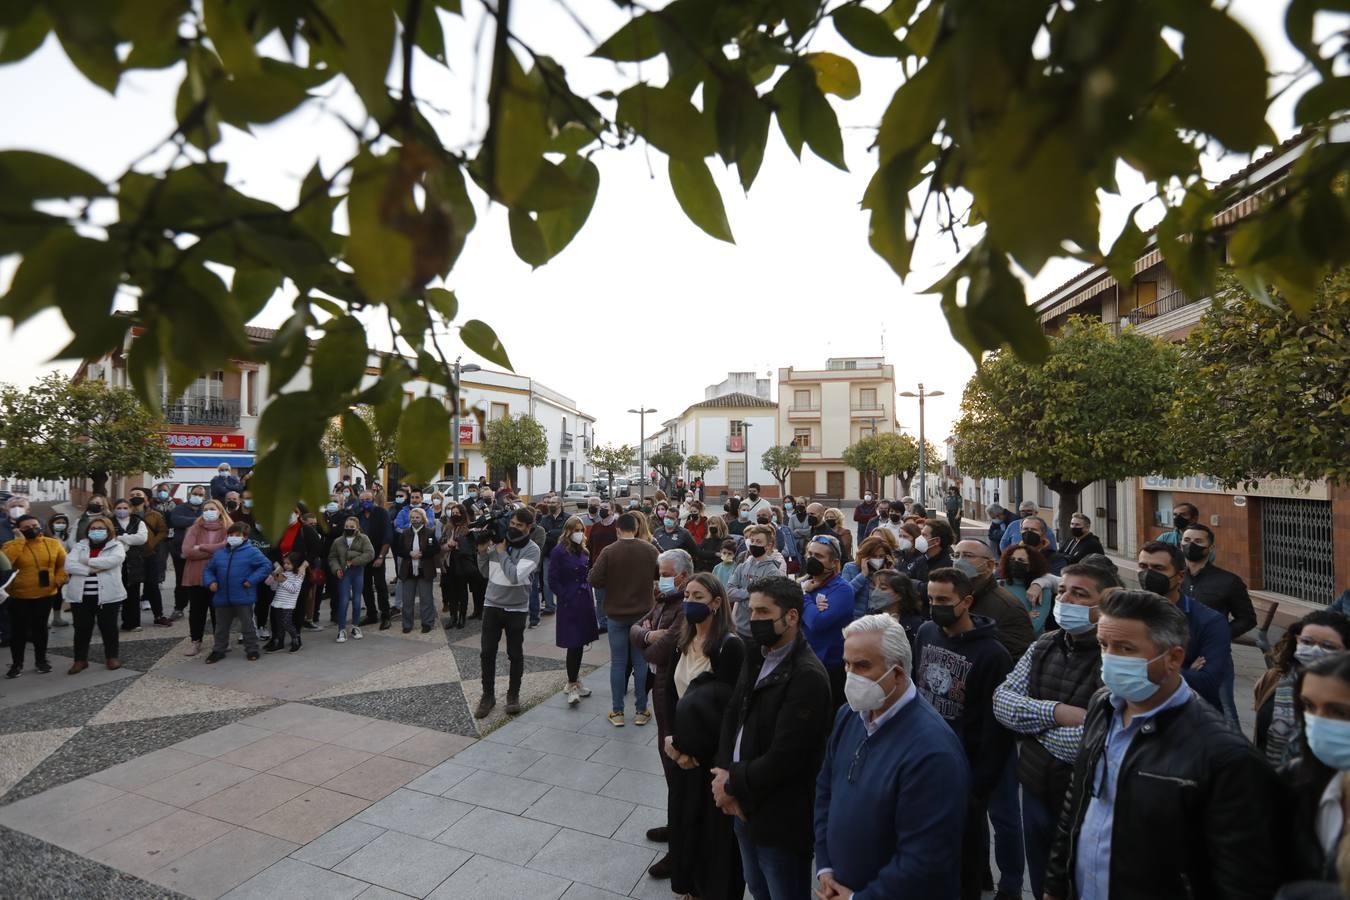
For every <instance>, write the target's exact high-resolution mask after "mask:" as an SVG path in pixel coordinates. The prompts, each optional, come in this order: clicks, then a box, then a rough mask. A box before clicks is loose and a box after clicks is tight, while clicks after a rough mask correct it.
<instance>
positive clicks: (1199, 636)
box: [1178, 597, 1233, 710]
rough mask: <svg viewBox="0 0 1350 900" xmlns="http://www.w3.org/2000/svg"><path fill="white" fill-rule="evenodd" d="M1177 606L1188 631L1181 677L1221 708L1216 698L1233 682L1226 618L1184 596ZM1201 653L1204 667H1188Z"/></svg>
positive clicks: (1230, 638) (1230, 634)
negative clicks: (1182, 614) (1182, 613)
mask: <svg viewBox="0 0 1350 900" xmlns="http://www.w3.org/2000/svg"><path fill="white" fill-rule="evenodd" d="M1178 608H1179V609H1180V610H1181V611H1182V612H1184V613H1185V614H1186V622H1187V624H1188V625H1189V626H1190V632H1191V635H1190V639H1189V640H1188V641H1187V642H1186V656H1185V658H1184V659H1183V660H1182V662H1181V665H1182V669H1181V677H1182V678H1184V679H1186V683H1187V684H1189V685H1190V686H1191V690H1193V691H1195V692H1196V693H1197V694H1199V695H1200V696H1201V697H1203V698H1205V699H1206V700H1208V701H1209V703H1210V705H1211V706H1213V707H1214V708H1215V709H1220V710H1221V709H1223V705H1222V703H1221V701H1220V697H1221V696H1222V695H1223V693H1224V691H1231V690H1232V684H1233V640H1232V634H1233V632H1232V630H1231V629H1230V628H1229V627H1228V617H1227V616H1225V615H1224V614H1223V613H1220V612H1215V611H1214V610H1212V609H1210V608H1209V607H1208V606H1206V605H1205V604H1203V603H1200V602H1198V601H1195V602H1193V601H1191V600H1189V599H1188V598H1186V597H1182V598H1181V603H1179V604H1178ZM1202 656H1203V657H1204V658H1205V667H1204V668H1203V669H1192V668H1191V663H1193V662H1195V660H1196V659H1198V658H1200V657H1202Z"/></svg>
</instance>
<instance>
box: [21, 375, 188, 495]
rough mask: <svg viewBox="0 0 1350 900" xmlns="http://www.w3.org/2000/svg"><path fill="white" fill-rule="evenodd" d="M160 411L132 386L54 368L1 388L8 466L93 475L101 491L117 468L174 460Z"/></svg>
mask: <svg viewBox="0 0 1350 900" xmlns="http://www.w3.org/2000/svg"><path fill="white" fill-rule="evenodd" d="M159 425H160V422H159V420H158V418H157V417H156V416H155V415H154V414H152V413H151V412H150V411H149V410H148V409H146V408H145V406H143V405H142V404H141V402H140V400H139V399H138V398H137V397H136V395H135V394H133V393H132V392H131V391H129V390H126V389H125V388H118V387H109V386H108V385H107V384H105V383H103V382H102V381H77V382H72V381H70V380H69V379H67V378H66V377H65V376H64V375H60V374H57V373H52V374H51V375H48V376H46V377H45V378H43V379H42V380H41V381H39V382H38V383H37V384H35V385H33V386H32V387H30V388H27V389H26V390H25V389H23V388H19V387H15V386H14V385H5V386H4V388H3V389H2V390H0V445H3V446H0V472H3V473H5V474H6V475H9V476H11V477H14V478H28V479H33V480H40V481H62V480H65V479H68V478H88V479H89V480H90V481H91V482H92V484H93V490H94V492H95V493H98V494H103V493H107V490H108V479H109V477H111V476H113V475H129V474H132V473H135V472H143V473H145V474H147V475H152V476H158V475H162V474H164V473H165V472H168V471H169V470H170V469H172V468H173V454H172V453H170V452H169V448H168V447H167V446H166V445H165V443H164V433H163V432H162V431H160V430H159V427H158V426H159Z"/></svg>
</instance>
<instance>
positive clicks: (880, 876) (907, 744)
mask: <svg viewBox="0 0 1350 900" xmlns="http://www.w3.org/2000/svg"><path fill="white" fill-rule="evenodd" d="M844 661H845V664H846V665H847V667H848V684H847V687H846V690H847V692H848V704H849V707H850V708H849V709H841V710H840V711H839V714H838V715H837V716H836V717H835V723H834V733H833V734H831V735H830V741H829V744H828V745H827V746H826V750H825V763H824V765H822V766H821V769H820V774H819V776H817V778H816V815H815V831H816V867H817V870H816V876H817V878H818V879H819V881H820V886H819V889H818V891H817V896H818V897H819V898H821V900H848V898H854V900H892V898H901V897H923V898H925V900H956V898H957V896H958V895H959V893H960V882H961V878H960V859H959V856H960V849H961V830H962V828H963V827H964V825H965V814H966V796H967V794H968V793H969V791H970V768H969V765H968V763H967V762H966V754H965V751H964V750H963V749H962V747H961V740H960V738H958V737H957V736H956V733H955V732H954V731H952V729H951V728H949V727H948V726H947V723H946V721H944V720H943V718H942V716H940V715H938V713H937V712H936V711H935V710H934V709H933V707H932V706H930V705H929V704H928V701H927V700H925V699H924V698H923V697H922V696H920V695H919V692H918V690H917V689H916V688H915V686H914V682H913V681H912V680H911V678H910V673H911V669H912V665H913V661H912V658H911V654H910V647H909V638H908V637H906V636H905V629H904V627H903V626H901V624H900V623H899V622H898V621H897V620H896V619H894V618H892V617H891V616H889V615H885V614H882V615H874V616H864V617H863V618H861V619H858V620H857V621H856V622H853V623H851V624H849V626H848V627H847V628H845V629H844Z"/></svg>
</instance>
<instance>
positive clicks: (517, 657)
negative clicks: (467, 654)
mask: <svg viewBox="0 0 1350 900" xmlns="http://www.w3.org/2000/svg"><path fill="white" fill-rule="evenodd" d="M493 524H494V525H496V524H497V523H495V522H494V523H493ZM533 529H534V513H532V512H531V511H530V510H529V509H524V508H522V509H518V510H516V511H515V512H513V513H512V514H511V519H510V522H509V523H508V524H507V529H506V534H505V540H502V535H500V533H494V529H492V528H489V529H484V530H483V531H482V532H479V533H478V534H477V536H476V537H475V544H476V546H477V547H478V570H479V571H480V572H481V573H482V574H483V575H485V576H486V577H487V582H488V583H487V594H486V596H485V597H484V601H483V602H484V608H483V644H482V668H483V697H482V699H481V700H479V701H478V708H477V709H476V710H474V718H477V719H483V718H486V717H487V714H488V713H490V712H492V708H493V707H494V706H496V705H497V698H496V672H497V644H498V642H499V641H500V640H501V636H502V632H503V631H505V632H506V655H507V658H509V659H510V660H511V680H510V682H509V685H508V687H507V689H506V712H507V715H512V716H514V715H516V714H517V713H519V712H520V679H521V677H522V676H523V675H524V674H525V653H524V644H525V623H526V619H527V618H528V616H529V608H530V583H531V580H532V578H533V575H534V573H535V572H536V571H537V570H538V568H539V546H538V545H537V544H535V543H534V541H532V540H530V532H531V531H532V530H533Z"/></svg>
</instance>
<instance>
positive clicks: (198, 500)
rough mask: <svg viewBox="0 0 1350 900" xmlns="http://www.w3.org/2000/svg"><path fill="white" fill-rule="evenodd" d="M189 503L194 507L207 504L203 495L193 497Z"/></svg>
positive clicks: (189, 498) (189, 499)
mask: <svg viewBox="0 0 1350 900" xmlns="http://www.w3.org/2000/svg"><path fill="white" fill-rule="evenodd" d="M188 502H189V503H191V504H192V505H193V506H201V505H202V504H203V503H205V502H206V498H205V497H203V496H202V495H201V494H193V495H192V496H190V497H188Z"/></svg>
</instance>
